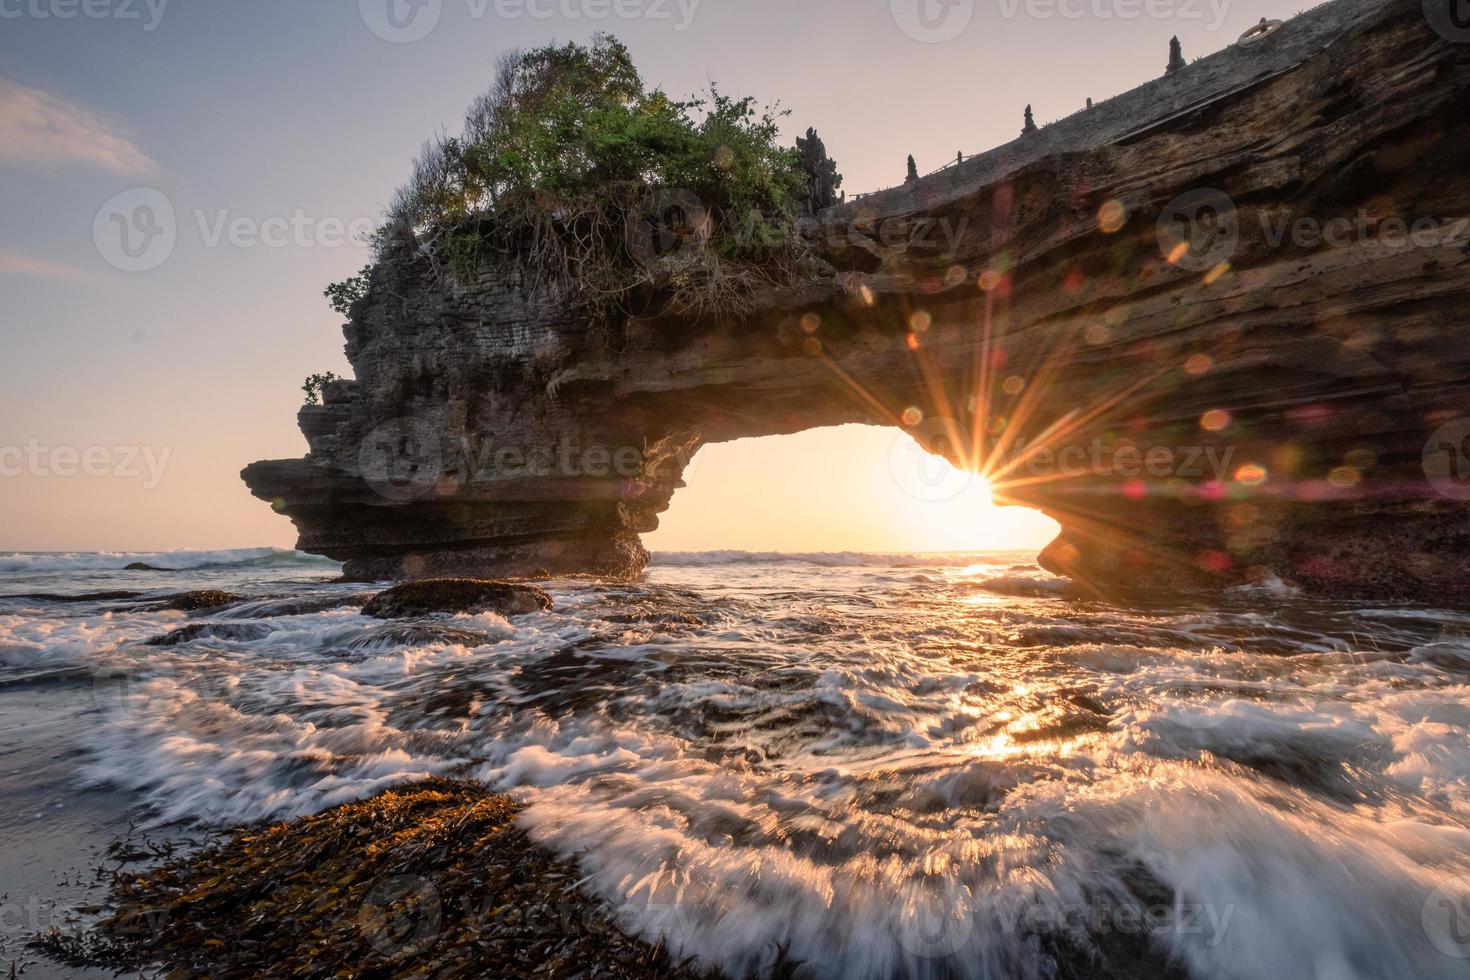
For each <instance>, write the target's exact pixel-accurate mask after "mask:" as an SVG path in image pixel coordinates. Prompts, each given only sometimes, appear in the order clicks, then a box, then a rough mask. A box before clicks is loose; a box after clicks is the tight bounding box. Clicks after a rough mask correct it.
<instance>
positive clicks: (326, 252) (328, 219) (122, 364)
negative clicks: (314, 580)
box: [0, 0, 1299, 551]
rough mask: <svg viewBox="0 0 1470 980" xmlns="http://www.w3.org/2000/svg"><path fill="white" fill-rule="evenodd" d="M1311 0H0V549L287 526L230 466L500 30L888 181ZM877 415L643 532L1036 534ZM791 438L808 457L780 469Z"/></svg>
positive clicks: (740, 459)
mask: <svg viewBox="0 0 1470 980" xmlns="http://www.w3.org/2000/svg"><path fill="white" fill-rule="evenodd" d="M1298 9H1299V7H1297V6H1295V5H1289V4H1286V3H1284V2H1282V0H1238V2H1237V0H795V2H793V0H311V2H305V0H249V2H240V0H0V351H3V356H0V549H7V550H12V549H13V550H150V551H151V550H157V549H167V548H224V547H254V546H261V545H278V546H289V545H290V544H292V543H293V541H294V533H293V531H292V528H291V526H290V524H289V522H288V521H286V520H285V519H284V518H282V517H279V516H277V515H275V514H274V513H272V512H271V510H270V508H269V507H267V506H266V505H265V504H262V503H261V502H259V501H256V500H255V499H253V498H252V497H251V496H250V495H249V494H248V493H247V492H246V490H245V488H244V486H243V484H241V482H240V480H239V471H240V469H241V468H242V467H243V466H244V465H245V464H247V463H249V462H251V461H254V460H257V459H268V458H285V457H293V456H300V455H302V454H303V453H304V452H305V448H306V447H305V443H304V440H303V439H302V437H301V435H300V433H299V432H298V431H297V429H296V426H295V414H296V409H297V407H298V406H299V405H300V403H301V391H300V386H301V383H302V380H303V379H304V378H305V377H306V376H307V375H309V374H312V373H315V372H319V371H334V372H336V373H338V374H342V375H348V374H350V367H349V365H348V364H347V362H346V360H345V358H344V357H343V354H342V336H341V331H340V317H338V316H337V315H336V314H334V313H332V311H331V310H330V308H329V307H328V306H327V304H326V301H325V300H324V299H323V298H322V289H323V288H324V286H325V285H326V284H327V283H329V282H333V281H336V280H339V279H342V278H344V277H345V276H346V275H348V274H350V273H352V272H355V271H356V270H357V269H359V268H361V267H362V266H363V265H364V264H365V263H366V262H367V260H368V258H369V255H368V252H367V250H366V248H364V247H363V246H362V245H361V244H360V243H358V242H357V241H356V240H355V233H356V232H359V231H361V230H363V229H365V228H370V227H371V226H372V225H373V223H374V222H375V221H377V220H378V219H379V218H380V217H381V215H382V212H383V209H384V207H385V205H386V204H387V202H388V200H389V199H390V198H391V196H392V194H393V191H394V190H395V188H397V187H398V186H399V185H400V184H401V183H402V182H403V180H404V178H405V177H406V175H407V173H408V169H409V166H410V163H411V162H412V160H413V158H414V157H415V156H416V154H417V152H418V148H419V146H420V145H421V144H422V142H423V141H424V139H426V138H427V137H429V136H430V135H432V134H434V133H435V132H437V131H440V130H441V129H447V130H449V131H451V132H452V131H454V130H455V129H456V128H457V125H458V121H459V120H460V118H461V117H462V115H463V112H464V109H465V107H466V106H467V105H468V104H469V103H470V101H471V100H472V99H473V98H474V97H475V96H476V95H477V94H479V93H480V92H481V91H482V90H483V89H484V88H485V87H486V85H487V84H488V81H489V78H490V73H491V68H492V66H493V65H494V62H495V59H496V57H497V56H498V55H499V54H500V53H502V52H503V51H506V50H507V49H510V48H515V47H526V46H532V45H539V44H543V43H546V42H549V41H553V40H555V41H563V42H564V41H568V40H575V41H586V40H588V39H589V38H590V37H591V36H592V35H593V34H594V33H596V32H598V31H606V32H610V33H613V34H616V35H617V36H618V37H620V38H621V39H622V40H624V41H625V42H626V43H627V44H628V46H629V48H630V49H631V51H632V53H633V55H634V58H635V59H636V61H637V63H638V65H639V67H640V69H641V70H642V72H643V75H644V78H645V80H646V81H647V82H648V83H649V84H650V85H651V86H658V87H662V88H663V89H665V90H666V91H668V92H670V93H671V94H674V95H680V96H682V95H688V94H690V93H693V92H695V91H697V90H700V89H702V88H704V87H705V86H706V85H707V84H708V83H709V82H710V81H711V80H714V81H717V82H718V83H719V85H720V86H721V88H722V89H723V90H725V91H728V92H730V93H733V94H742V95H743V94H749V95H753V96H755V97H757V98H758V99H760V100H761V101H763V102H769V101H779V103H780V104H781V106H782V107H783V108H785V109H788V110H790V113H791V115H790V116H789V117H788V118H787V120H786V122H787V135H788V137H790V138H793V139H794V137H795V136H796V135H799V134H800V133H802V132H804V131H805V129H806V127H808V126H815V127H817V129H818V131H819V132H820V133H821V135H822V137H823V139H824V141H825V142H826V145H827V147H828V150H829V152H830V153H831V154H832V156H833V157H834V158H836V160H837V161H838V164H839V167H840V169H841V170H842V172H843V174H844V175H845V177H846V182H845V184H844V188H845V189H846V190H847V191H849V192H850V193H851V192H860V191H867V190H875V189H878V188H881V187H886V186H890V185H892V184H895V183H898V182H901V180H902V177H903V173H904V161H905V157H906V156H907V155H908V154H910V153H912V154H914V156H915V157H916V158H917V159H918V161H919V165H920V169H921V170H923V171H928V170H932V169H934V168H936V167H938V166H940V165H942V164H943V163H946V162H947V161H949V160H951V159H953V158H954V155H955V153H956V151H961V150H962V151H964V152H965V153H967V154H969V153H977V152H981V151H983V150H986V149H989V148H991V147H993V146H997V145H1000V144H1002V143H1005V142H1008V141H1009V140H1011V139H1013V138H1014V137H1015V136H1016V135H1017V134H1018V133H1019V131H1020V127H1021V112H1022V109H1023V108H1024V106H1025V105H1027V104H1032V105H1034V106H1035V112H1036V118H1037V120H1038V122H1042V123H1044V122H1046V121H1048V120H1051V119H1054V118H1060V117H1062V116H1065V115H1068V114H1070V113H1071V112H1073V111H1074V110H1076V109H1077V108H1079V107H1080V106H1081V105H1082V104H1083V102H1084V101H1085V100H1086V99H1087V98H1089V97H1091V98H1093V99H1097V100H1100V99H1102V98H1106V97H1108V96H1110V95H1114V94H1116V93H1118V92H1122V91H1126V90H1127V89H1130V88H1132V87H1134V86H1136V85H1138V84H1141V83H1142V82H1144V81H1146V80H1148V79H1150V78H1153V77H1156V76H1157V75H1159V74H1161V73H1162V71H1163V68H1164V65H1165V64H1166V63H1167V61H1168V43H1169V38H1170V37H1171V36H1173V35H1178V37H1179V38H1180V40H1181V42H1182V43H1183V46H1184V52H1185V55H1186V57H1190V58H1192V57H1195V56H1198V55H1203V54H1207V53H1210V52H1213V51H1216V50H1219V49H1221V48H1223V47H1225V46H1227V45H1228V44H1230V43H1232V42H1233V41H1234V39H1235V38H1236V37H1238V36H1239V35H1240V34H1241V33H1242V32H1243V31H1244V30H1246V29H1247V28H1248V27H1250V26H1251V25H1252V24H1254V23H1256V22H1257V21H1258V20H1260V18H1262V17H1282V18H1284V17H1288V16H1291V15H1292V14H1295V13H1296V12H1297V11H1298ZM119 202H121V203H122V204H123V205H125V207H123V208H121V210H122V211H123V212H124V213H128V214H132V215H134V216H135V217H136V218H138V220H142V221H146V222H148V227H149V228H152V229H161V230H162V229H166V230H167V231H168V232H169V233H167V234H160V235H155V236H153V238H151V239H150V241H152V242H153V243H154V245H153V247H151V248H149V249H147V250H142V251H138V252H137V254H128V252H127V251H125V250H123V249H122V248H121V247H120V242H121V240H122V236H121V234H120V231H121V229H118V228H115V227H111V226H110V225H109V222H108V218H109V216H110V215H112V214H113V213H116V212H118V211H119V210H120V208H119ZM897 436H898V433H896V432H884V431H882V430H867V431H863V430H858V431H850V430H848V429H833V430H820V431H817V432H811V433H804V434H801V435H798V436H789V437H783V438H780V439H772V440H752V441H748V442H741V443H734V444H728V445H723V446H715V447H710V448H707V449H706V450H705V451H704V452H703V453H702V454H701V457H700V458H699V459H698V460H697V461H696V462H697V467H696V472H695V473H694V474H693V475H692V476H691V478H690V479H689V484H690V486H689V488H688V489H686V490H683V491H681V492H680V494H679V495H678V496H676V497H675V499H674V504H673V508H672V510H671V511H670V513H669V515H668V516H667V519H666V524H665V527H664V529H662V530H661V531H660V532H658V534H657V535H655V536H651V537H650V544H651V545H652V546H654V547H658V548H663V549H706V548H750V549H764V550H775V549H785V550H804V551H813V550H948V549H953V548H956V547H959V545H956V544H953V543H948V542H952V541H953V542H962V543H965V544H973V545H974V546H976V547H1025V548H1030V547H1040V546H1042V545H1044V544H1045V543H1046V541H1047V540H1048V539H1049V537H1050V536H1051V533H1052V531H1053V530H1054V525H1049V524H1047V523H1046V522H1045V521H1044V519H1042V518H1040V517H1039V516H1037V515H1031V514H1029V513H1027V512H1021V511H1017V510H1016V509H1014V508H1008V509H1006V510H1004V511H999V512H996V511H992V510H991V509H989V508H986V507H984V506H983V505H984V500H983V499H981V498H975V499H976V500H977V501H978V502H977V504H976V507H975V508H973V509H974V510H975V512H976V514H977V515H978V516H975V517H972V518H965V519H963V520H960V519H957V518H955V517H954V513H951V511H954V512H956V513H957V512H958V511H955V507H956V505H954V504H953V502H952V501H941V502H938V510H936V509H935V506H936V502H935V501H932V500H920V499H918V498H916V497H915V495H914V494H913V493H911V492H906V491H904V490H903V489H902V487H901V485H900V483H901V481H899V482H895V479H894V478H893V473H892V471H893V467H892V465H891V464H890V462H889V461H888V460H889V456H888V454H889V452H890V450H891V449H892V446H893V440H894V438H895V437H897ZM812 461H818V462H817V463H813V462H812ZM802 465H805V466H806V467H807V469H806V470H805V471H803V472H804V473H805V476H804V479H803V480H802V481H793V480H790V479H783V478H782V476H781V474H783V473H786V474H789V473H790V472H791V471H792V467H793V466H797V467H799V466H802ZM711 473H713V474H715V475H714V476H710V475H709V474H711ZM855 473H862V474H866V475H865V476H864V477H863V479H862V480H861V481H857V480H855V479H854V474H855ZM721 474H723V475H721ZM797 482H800V486H799V487H794V486H793V484H794V483H797ZM855 488H856V489H855ZM895 492H897V494H898V496H895V495H894V494H895ZM962 492H963V493H971V492H973V490H972V489H966V490H964V491H962ZM921 496H922V494H921ZM834 502H840V506H839V507H835V508H834ZM915 506H918V507H920V509H919V510H917V511H916V510H912V509H910V508H912V507H915ZM926 508H927V509H926ZM945 508H950V509H949V510H946V509H945ZM960 510H963V508H960ZM941 512H943V513H941ZM936 514H938V515H940V516H936ZM945 515H948V516H945ZM936 528H940V529H944V528H949V529H950V530H949V531H948V532H944V531H942V530H941V531H936V530H935V529H936Z"/></svg>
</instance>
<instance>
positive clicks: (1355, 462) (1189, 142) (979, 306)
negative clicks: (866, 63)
mask: <svg viewBox="0 0 1470 980" xmlns="http://www.w3.org/2000/svg"><path fill="white" fill-rule="evenodd" d="M1083 94H1085V93H1079V94H1078V98H1077V102H1078V105H1079V108H1080V105H1081V103H1082V95H1083ZM1467 105H1470V45H1465V44H1455V43H1452V42H1450V41H1449V40H1447V39H1446V38H1445V37H1444V36H1442V35H1441V34H1440V33H1437V32H1436V31H1435V30H1434V29H1433V27H1432V26H1431V25H1430V23H1429V22H1428V21H1427V20H1426V18H1425V16H1424V12H1423V10H1421V9H1420V6H1419V5H1417V4H1408V3H1400V2H1392V0H1336V2H1333V3H1329V4H1325V5H1322V6H1320V7H1317V8H1314V9H1312V10H1310V11H1308V12H1306V13H1304V14H1302V15H1301V16H1298V17H1295V18H1293V19H1291V20H1290V21H1288V22H1287V23H1286V24H1285V25H1284V26H1282V27H1281V29H1280V30H1278V31H1275V32H1274V33H1272V34H1271V35H1270V36H1268V37H1265V38H1263V39H1262V40H1259V41H1258V42H1256V43H1253V44H1250V45H1246V46H1234V45H1233V46H1231V47H1229V48H1227V49H1226V50H1224V51H1221V52H1218V53H1216V54H1213V55H1210V56H1208V57H1206V58H1204V59H1202V60H1200V61H1197V62H1194V63H1191V64H1189V65H1187V66H1185V67H1183V68H1180V69H1179V70H1178V71H1175V72H1173V73H1172V74H1170V75H1168V76H1167V77H1161V78H1158V79H1156V80H1154V81H1152V82H1149V83H1148V84H1146V85H1144V86H1141V87H1140V88H1138V89H1136V90H1134V91H1132V92H1128V93H1125V94H1123V95H1121V96H1118V97H1117V98H1114V99H1109V100H1106V101H1104V102H1101V103H1098V104H1097V105H1096V106H1095V107H1094V108H1092V109H1091V110H1088V111H1085V112H1083V111H1079V112H1078V113H1077V114H1075V115H1073V116H1070V117H1068V118H1066V119H1063V120H1061V121H1059V122H1056V123H1054V124H1051V125H1046V126H1042V127H1041V128H1040V129H1039V130H1038V131H1037V132H1035V133H1031V134H1028V135H1027V136H1025V137H1024V138H1022V139H1018V140H1016V141H1014V142H1012V143H1010V144H1007V145H1006V146H1003V147H1000V148H998V149H996V150H993V151H991V152H989V153H983V154H980V155H978V156H976V157H973V158H970V159H967V160H966V161H965V162H963V163H960V164H958V165H956V166H952V167H950V168H948V169H946V170H944V171H942V172H940V173H938V174H935V175H933V176H931V177H927V178H923V179H920V180H917V181H914V182H913V183H910V184H907V185H904V186H902V187H899V188H895V189H892V190H889V191H884V192H881V193H878V194H873V195H869V196H867V197H864V198H862V199H861V200H857V201H854V202H849V203H847V204H845V205H842V206H839V207H837V208H833V209H830V210H828V211H825V212H823V213H822V214H821V216H820V224H821V229H820V234H818V235H816V236H814V245H813V248H814V249H815V251H816V253H817V258H818V260H820V261H822V262H825V263H827V265H828V266H829V267H830V269H831V274H830V275H829V276H827V277H826V278H825V279H821V280H819V281H816V282H814V284H813V285H811V286H810V287H809V288H806V289H803V290H801V291H799V292H798V291H790V290H788V291H779V292H778V291H771V292H770V293H769V294H768V295H763V296H762V297H761V298H760V300H759V302H758V303H757V304H756V311H755V312H754V313H753V314H751V315H749V316H747V317H745V318H743V319H740V320H736V319H734V318H720V317H711V318H707V319H703V320H698V321H695V320H691V319H689V318H681V317H678V316H672V315H661V314H650V315H648V316H646V317H634V318H632V319H629V320H628V321H627V322H621V323H618V324H614V325H611V326H608V325H601V326H599V325H597V324H594V323H592V322H590V321H589V320H588V319H586V318H584V317H581V316H579V315H578V314H577V313H575V312H574V311H569V310H567V309H564V308H562V307H560V306H559V305H558V304H557V303H556V302H555V300H554V298H553V297H551V296H549V295H547V294H545V293H544V292H542V291H539V290H538V288H537V287H536V285H535V284H534V283H529V282H526V281H524V280H523V278H522V277H521V274H520V272H519V271H518V267H517V266H516V265H515V264H514V262H513V261H505V262H500V263H494V262H492V263H489V264H487V265H486V266H484V267H483V268H481V269H480V270H479V271H478V273H477V274H476V275H474V276H470V277H468V278H465V279H462V280H443V279H439V278H436V277H435V276H433V275H432V274H430V273H429V272H427V271H422V270H416V269H415V268H407V269H405V268H387V267H384V268H381V269H379V270H378V272H376V273H375V274H374V276H373V279H372V284H371V288H370V290H369V292H368V294H367V295H366V296H365V298H364V299H363V300H362V301H361V302H360V303H358V304H357V305H356V306H355V307H354V309H353V311H352V317H351V322H349V323H348V324H347V325H346V335H347V340H348V345H347V354H348V357H349V359H350V360H351V362H352V364H353V367H354V369H355V372H356V380H355V381H351V382H341V383H337V384H335V385H332V386H329V387H328V389H327V390H326V391H325V392H324V394H323V401H324V404H323V405H321V406H310V407H307V408H304V409H303V410H302V412H301V415H300V419H299V421H300V424H301V428H302V430H303V432H304V433H305V434H306V436H307V439H308V442H309V444H310V454H309V455H308V456H307V457H306V458H304V459H297V460H276V461H266V462H261V463H256V464H254V465H253V466H251V467H249V468H248V469H247V470H246V471H245V473H244V477H245V479H246V482H247V483H248V484H249V486H250V488H251V490H252V492H254V493H255V494H256V495H257V496H258V497H260V498H261V499H263V500H267V501H270V502H272V503H273V504H274V505H275V506H276V507H277V509H278V510H280V511H281V512H282V513H284V514H287V515H288V516H290V517H291V519H292V520H293V521H294V522H295V524H296V526H297V529H298V531H299V532H300V543H299V547H300V548H301V549H302V550H305V551H308V552H312V553H319V554H324V555H328V556H330V557H332V558H335V559H338V560H341V561H343V562H344V563H345V569H344V571H345V574H346V575H347V576H348V577H349V578H358V579H374V578H380V579H394V580H412V579H423V578H433V577H446V576H451V577H452V576H464V575H468V576H477V577H484V576H495V577H521V576H533V575H535V574H537V573H538V572H540V571H544V572H549V573H551V574H554V575H562V574H590V575H599V576H604V577H613V576H619V577H622V576H632V575H636V574H637V573H638V572H640V571H641V570H642V569H643V568H644V566H645V565H646V563H647V561H648V556H647V553H646V551H645V550H644V549H643V546H642V545H641V543H640V540H639V536H640V535H641V534H643V533H645V532H648V531H651V530H654V529H655V528H656V527H657V525H658V520H659V515H660V514H661V513H662V512H663V511H664V510H666V509H667V508H668V507H669V505H670V501H671V499H672V498H673V496H674V494H675V492H676V491H677V490H678V489H679V487H680V486H682V482H681V479H682V476H683V473H684V469H685V466H686V464H687V463H688V462H689V461H690V460H691V459H692V458H693V455H694V454H695V453H696V452H697V451H698V450H699V449H700V447H702V446H704V445H707V444H710V443H717V442H724V441H729V440H733V439H740V438H748V437H758V436H770V435H779V434H786V433H793V432H798V431H801V430H804V429H808V428H813V427H817V426H831V425H840V424H848V423H866V424H876V425H887V426H893V427H895V428H896V429H897V428H906V429H907V430H908V431H909V432H910V433H911V434H912V435H913V436H914V437H915V438H916V439H917V440H918V441H919V442H920V443H921V444H922V445H923V446H924V447H925V448H926V449H928V450H929V451H931V452H935V453H937V454H941V455H948V456H951V458H956V459H958V458H959V457H960V456H962V455H963V454H962V453H961V451H960V448H959V447H965V446H967V445H978V447H979V453H978V454H976V455H977V456H978V457H979V459H981V460H982V461H985V462H987V463H988V464H989V466H988V468H989V470H990V475H991V482H992V483H993V484H995V485H997V486H998V487H999V490H1000V493H1001V495H1002V497H1003V498H1004V500H1003V502H1010V503H1018V504H1023V505H1026V506H1031V507H1035V508H1037V509H1040V510H1042V511H1045V512H1046V513H1047V514H1049V515H1051V516H1052V517H1054V518H1056V519H1057V520H1058V521H1059V522H1060V523H1061V525H1062V527H1063V533H1062V535H1061V537H1060V538H1059V539H1058V541H1057V542H1056V544H1054V545H1053V546H1052V547H1051V548H1049V549H1048V551H1047V554H1046V556H1045V559H1044V560H1045V564H1046V567H1047V568H1048V569H1050V570H1053V571H1055V572H1058V573H1061V574H1064V575H1066V576H1068V577H1070V578H1072V579H1074V580H1075V581H1076V582H1077V583H1078V585H1079V587H1080V588H1082V589H1083V590H1084V591H1086V592H1089V593H1097V594H1109V593H1114V592H1116V591H1117V590H1118V589H1119V588H1124V587H1126V588H1134V589H1145V590H1147V589H1151V588H1155V587H1173V586H1180V585H1187V586H1189V587H1204V588H1229V587H1233V586H1236V585H1241V584H1247V583H1256V582H1260V581H1263V580H1266V579H1267V578H1268V577H1274V578H1275V579H1279V580H1280V581H1282V582H1283V583H1286V584H1288V585H1295V586H1299V587H1302V588H1304V589H1308V590H1310V591H1313V592H1316V593H1322V594H1328V595H1343V596H1347V595H1363V596H1370V597H1372V596H1382V597H1396V598H1407V599H1419V600H1423V601H1433V602H1453V603H1464V602H1470V512H1467V509H1466V501H1465V500H1464V499H1463V497H1464V496H1466V493H1465V492H1462V491H1463V490H1464V488H1463V487H1459V486H1458V485H1457V484H1455V482H1454V479H1455V477H1456V475H1457V474H1458V473H1460V472H1461V471H1470V440H1465V439H1464V438H1463V437H1464V436H1466V435H1470V428H1466V430H1465V431H1464V432H1462V433H1460V435H1459V436H1456V437H1455V438H1449V437H1448V436H1441V435H1440V434H1441V433H1442V432H1443V430H1444V427H1445V426H1446V425H1451V426H1453V425H1454V424H1455V423H1456V420H1459V419H1464V418H1466V417H1467V416H1470V411H1467V409H1466V407H1465V406H1466V405H1467V404H1470V402H1467V396H1470V387H1467V383H1466V379H1467V378H1470V348H1467V347H1466V345H1465V344H1463V343H1462V342H1461V340H1460V333H1461V330H1460V327H1461V325H1462V323H1463V316H1464V311H1463V307H1464V296H1465V294H1466V292H1467V290H1470V233H1467V226H1466V224H1465V221H1464V219H1465V217H1466V216H1467V215H1470V175H1467V174H1466V172H1465V168H1464V167H1463V165H1462V161H1463V160H1464V159H1465V156H1466V154H1467V152H1470V115H1467V112H1466V109H1465V107H1466V106H1467ZM1411 228H1417V229H1420V230H1419V231H1417V232H1414V233H1412V234H1411V233H1408V229H1411ZM1303 229H1305V233H1303ZM1326 230H1331V234H1328V235H1324V234H1323V232H1324V231H1326ZM650 308H651V309H654V310H657V309H658V308H659V307H658V304H657V303H651V307H650ZM946 419H948V420H951V421H952V422H953V425H949V424H948V423H947V422H946V421H945V420H946ZM1467 426H1470V423H1467ZM1450 435H1454V433H1453V432H1451V433H1450ZM1436 440H1437V441H1436ZM1436 447H1445V448H1444V449H1443V450H1441V449H1439V448H1436ZM1038 449H1039V450H1044V452H1041V451H1038ZM1436 453H1438V454H1439V455H1437V456H1436ZM1445 453H1448V454H1449V456H1445ZM1457 453H1458V454H1459V455H1458V457H1456V456H1455V454H1457ZM960 461H961V462H974V461H975V460H974V459H970V460H963V459H961V460H960ZM1446 461H1448V462H1449V463H1450V464H1453V465H1452V466H1451V469H1450V471H1449V472H1438V471H1436V472H1430V470H1428V469H1426V466H1430V465H1433V466H1442V464H1444V463H1445V462H1446ZM773 490H775V491H777V492H779V488H773Z"/></svg>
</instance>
